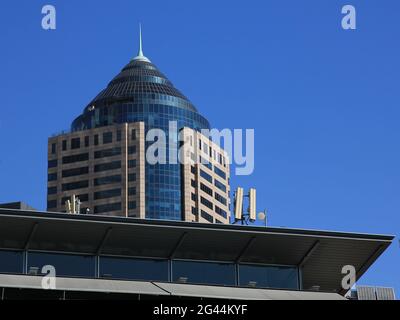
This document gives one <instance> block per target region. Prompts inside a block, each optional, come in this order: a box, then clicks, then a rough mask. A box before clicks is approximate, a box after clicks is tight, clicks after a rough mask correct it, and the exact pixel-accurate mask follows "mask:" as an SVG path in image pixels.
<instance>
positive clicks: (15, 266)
mask: <svg viewBox="0 0 400 320" xmlns="http://www.w3.org/2000/svg"><path fill="white" fill-rule="evenodd" d="M22 271H23V256H22V252H19V251H0V273H22Z"/></svg>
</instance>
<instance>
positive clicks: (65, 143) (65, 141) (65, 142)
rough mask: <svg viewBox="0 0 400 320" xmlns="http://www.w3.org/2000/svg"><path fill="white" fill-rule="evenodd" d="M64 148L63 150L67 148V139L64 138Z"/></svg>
mask: <svg viewBox="0 0 400 320" xmlns="http://www.w3.org/2000/svg"><path fill="white" fill-rule="evenodd" d="M62 149H63V151H65V150H67V140H63V142H62Z"/></svg>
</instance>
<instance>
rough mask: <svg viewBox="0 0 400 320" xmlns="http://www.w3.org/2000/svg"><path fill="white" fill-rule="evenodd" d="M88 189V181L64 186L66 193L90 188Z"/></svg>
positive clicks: (63, 189)
mask: <svg viewBox="0 0 400 320" xmlns="http://www.w3.org/2000/svg"><path fill="white" fill-rule="evenodd" d="M88 187H89V181H87V180H84V181H78V182H71V183H64V184H63V185H62V191H63V192H64V191H70V190H76V189H83V188H88Z"/></svg>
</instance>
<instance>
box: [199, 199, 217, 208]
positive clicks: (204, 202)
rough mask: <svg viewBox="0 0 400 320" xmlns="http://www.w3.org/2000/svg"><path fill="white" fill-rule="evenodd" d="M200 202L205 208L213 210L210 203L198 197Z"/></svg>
mask: <svg viewBox="0 0 400 320" xmlns="http://www.w3.org/2000/svg"><path fill="white" fill-rule="evenodd" d="M200 202H201V203H202V204H204V205H205V206H206V207H208V208H210V209H211V210H214V206H213V204H212V202H211V201H208V200H207V199H206V198H203V197H200Z"/></svg>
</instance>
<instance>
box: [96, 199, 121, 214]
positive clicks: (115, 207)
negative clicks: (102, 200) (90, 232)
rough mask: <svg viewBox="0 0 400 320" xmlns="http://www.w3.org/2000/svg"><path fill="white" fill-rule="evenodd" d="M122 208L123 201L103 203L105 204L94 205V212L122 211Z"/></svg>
mask: <svg viewBox="0 0 400 320" xmlns="http://www.w3.org/2000/svg"><path fill="white" fill-rule="evenodd" d="M120 210H121V202H118V203H109V204H103V205H100V206H95V207H94V213H107V212H112V211H120Z"/></svg>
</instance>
